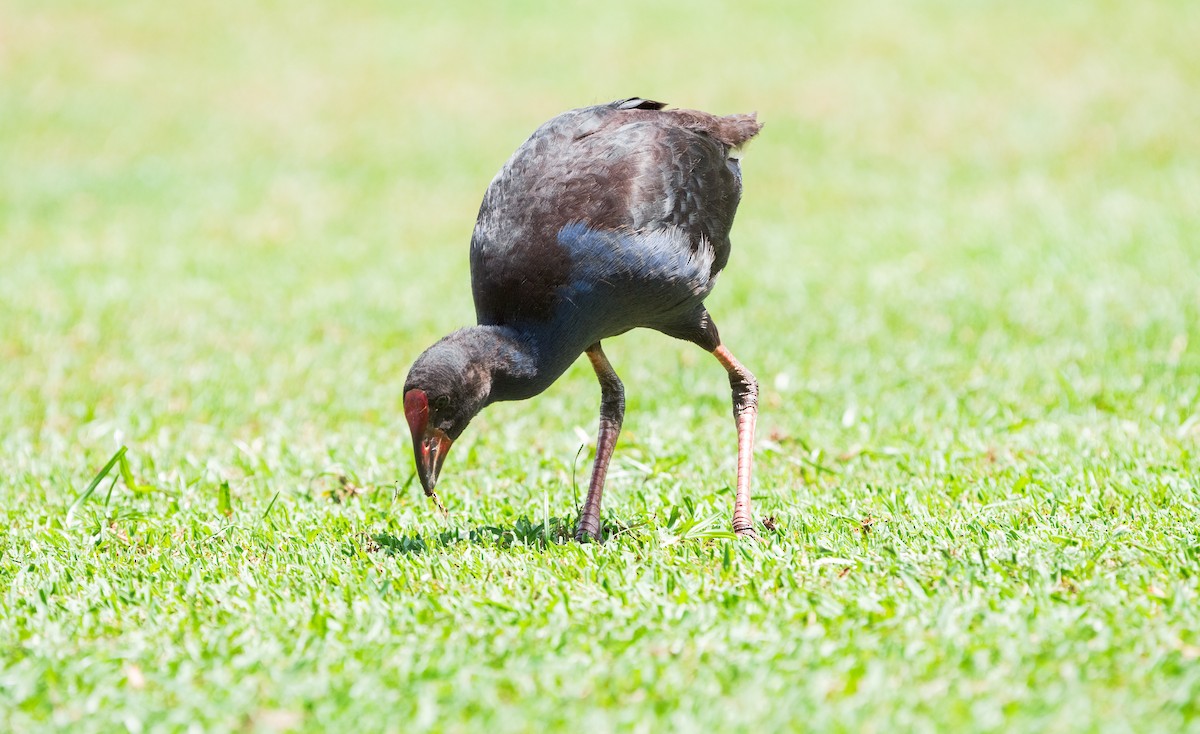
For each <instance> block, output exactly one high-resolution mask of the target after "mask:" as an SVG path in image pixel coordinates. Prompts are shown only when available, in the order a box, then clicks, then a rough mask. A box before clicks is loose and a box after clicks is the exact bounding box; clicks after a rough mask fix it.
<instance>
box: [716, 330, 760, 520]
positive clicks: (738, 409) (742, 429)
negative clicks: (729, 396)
mask: <svg viewBox="0 0 1200 734" xmlns="http://www.w3.org/2000/svg"><path fill="white" fill-rule="evenodd" d="M712 353H713V356H715V357H716V358H717V361H719V362H720V363H721V366H722V367H724V368H725V371H726V372H728V373H729V386H730V387H731V388H732V389H733V419H734V421H736V422H737V434H738V456H737V495H736V496H735V499H734V501H733V532H735V533H737V534H738V536H739V537H743V538H745V537H750V538H758V531H757V530H755V529H754V517H753V516H752V515H751V514H750V471H751V468H752V465H753V463H754V423H755V421H757V420H758V380H756V379H754V375H753V374H751V373H750V370H748V369H746V368H745V367H744V366H743V365H742V363H741V362H739V361H737V358H735V357H734V356H733V353H732V352H730V351H729V349H727V348H726V347H725V345H724V344H719V345H718V346H717V348H716V349H714V350H712Z"/></svg>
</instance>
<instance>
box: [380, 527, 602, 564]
mask: <svg viewBox="0 0 1200 734" xmlns="http://www.w3.org/2000/svg"><path fill="white" fill-rule="evenodd" d="M576 523H577V520H576V519H574V518H563V517H551V518H550V519H549V520H547V521H545V522H536V523H535V522H533V521H531V520H530V519H529V518H527V517H522V518H520V519H518V520H517V521H516V522H514V523H513V524H512V525H511V526H507V527H498V526H495V525H481V526H479V527H475V528H471V529H455V528H452V529H449V530H443V531H441V532H439V533H433V534H425V535H421V534H412V535H393V534H391V533H387V532H384V533H376V534H375V535H372V536H370V540H371V541H372V542H371V543H369V544H368V549H369V550H373V551H377V552H380V553H386V554H387V555H389V556H396V555H408V554H412V553H424V552H426V551H431V550H437V549H440V548H446V547H448V546H451V545H456V544H458V543H471V544H474V545H480V546H486V547H489V548H509V547H512V546H514V545H518V546H523V547H534V548H545V547H547V546H548V545H562V544H564V543H574V542H575V526H576ZM620 529H621V528H620V527H619V526H618V527H614V526H612V525H610V524H608V523H606V524H605V527H604V528H603V530H602V537H605V538H607V537H609V536H610V535H611V534H612V533H613V532H617V531H619V530H620ZM372 546H373V547H372Z"/></svg>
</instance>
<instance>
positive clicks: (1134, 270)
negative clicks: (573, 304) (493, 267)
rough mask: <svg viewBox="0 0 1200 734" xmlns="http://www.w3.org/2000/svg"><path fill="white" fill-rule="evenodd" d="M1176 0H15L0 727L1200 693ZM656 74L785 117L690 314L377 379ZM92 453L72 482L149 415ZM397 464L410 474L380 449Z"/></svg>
mask: <svg viewBox="0 0 1200 734" xmlns="http://www.w3.org/2000/svg"><path fill="white" fill-rule="evenodd" d="M1197 38H1200V6H1198V5H1197V4H1196V3H1190V2H1143V3H1117V2H1097V3H1037V2H1032V1H1030V2H1024V1H1017V2H1004V3H1000V2H972V3H965V2H950V1H949V0H947V1H946V2H915V3H905V4H899V3H886V2H875V3H871V2H866V3H860V2H855V3H799V4H797V3H782V2H780V3H766V2H755V3H748V4H742V5H740V6H739V9H737V10H736V11H735V10H733V9H732V8H731V7H730V8H727V7H724V6H721V5H717V4H715V3H714V4H710V5H706V4H704V3H696V2H689V3H683V2H672V3H667V4H662V5H660V6H658V7H657V8H655V9H647V8H643V7H641V4H633V3H629V4H625V3H615V4H614V3H607V4H595V3H579V2H574V3H572V2H568V3H560V4H557V5H553V6H550V5H546V6H543V5H542V4H534V3H518V4H503V6H502V4H492V5H480V6H479V7H475V6H474V4H472V3H467V2H457V3H442V4H428V3H426V4H419V3H418V4H397V3H371V2H353V3H339V4H328V5H318V4H315V3H312V4H310V3H303V4H298V3H265V4H254V3H235V2H226V1H224V0H218V1H217V2H204V3H201V2H195V3H185V4H183V3H149V2H120V3H99V2H32V1H30V0H10V1H9V2H7V3H5V4H4V5H2V6H0V581H2V583H0V729H4V730H11V731H22V732H29V731H36V730H39V729H59V730H70V731H72V732H85V731H112V730H114V729H115V730H120V729H123V728H127V729H129V730H131V731H171V730H185V729H189V728H197V729H201V730H214V731H219V730H234V729H236V730H248V731H283V730H293V729H294V730H302V731H352V730H359V731H394V732H416V731H491V732H504V731H529V730H543V729H545V730H563V729H568V728H570V729H572V730H581V731H601V732H602V731H611V730H635V731H688V730H696V729H697V728H698V727H701V726H703V727H704V728H705V729H706V730H714V731H728V730H734V731H749V730H754V731H761V732H770V731H780V730H787V729H793V730H800V729H803V730H834V731H853V732H873V731H874V732H891V731H910V730H911V731H933V730H940V731H1038V732H1041V731H1113V732H1125V731H1146V732H1165V731H1200V703H1197V702H1198V701H1200V612H1198V609H1200V605H1198V601H1200V600H1198V592H1200V588H1198V587H1200V530H1198V526H1200V522H1198V521H1200V480H1198V476H1200V407H1198V406H1200V234H1198V233H1200V166H1198V165H1197V162H1198V161H1200V125H1197V124H1196V121H1197V120H1200V65H1198V64H1197V61H1196V59H1197V57H1196V52H1195V42H1196V39H1197ZM635 94H636V95H644V96H648V97H653V98H661V99H664V100H667V101H669V102H672V103H674V104H677V105H682V106H690V107H699V108H703V109H709V110H712V111H716V112H741V111H749V110H754V109H757V110H758V111H759V113H760V116H761V118H762V119H763V120H764V121H765V122H766V125H767V127H766V128H765V130H764V132H763V134H762V136H761V138H760V139H759V140H757V141H755V143H754V144H753V145H752V146H751V148H750V149H749V150H748V154H747V157H746V160H745V164H744V165H745V171H746V194H745V199H744V201H743V205H742V210H741V213H740V215H739V220H738V223H737V226H736V227H735V231H734V242H735V251H734V255H733V258H732V261H731V263H730V266H729V268H728V269H727V271H726V273H725V274H724V275H723V276H722V281H721V283H720V284H719V285H718V288H717V291H716V292H715V293H714V295H713V296H712V298H711V299H710V302H709V305H710V309H711V310H712V312H713V314H714V316H715V318H716V320H717V323H718V324H719V325H720V327H721V331H722V334H723V336H724V337H725V339H726V342H727V343H728V344H729V345H730V346H731V348H732V349H733V350H734V352H735V354H737V355H738V357H739V359H741V360H742V361H743V362H745V363H746V364H747V365H748V366H749V367H750V368H751V369H753V370H754V371H755V372H756V373H757V374H758V376H759V378H760V381H761V382H762V385H763V398H762V415H761V418H760V422H759V425H760V437H759V441H758V447H757V448H758V451H757V462H758V463H757V475H756V489H755V501H756V514H757V515H758V517H759V518H765V517H769V516H771V517H774V518H776V520H777V523H778V529H777V530H776V531H775V532H773V533H769V534H767V537H766V542H765V543H763V544H761V545H755V544H751V543H747V542H738V541H734V540H730V539H729V538H727V537H725V533H726V531H727V530H728V529H729V522H730V516H731V512H732V492H731V490H730V485H731V483H732V481H733V472H734V458H735V446H734V429H733V423H732V420H731V419H730V415H729V402H728V401H729V394H728V385H727V382H726V378H725V375H724V372H723V371H722V370H721V369H720V367H719V366H718V365H717V364H716V362H715V360H712V359H711V358H710V357H708V356H707V355H705V354H704V353H703V352H701V351H700V350H698V349H696V348H694V347H691V346H688V345H684V344H681V343H678V342H674V341H671V340H669V339H667V338H665V337H662V336H659V335H656V334H652V333H644V334H643V333H634V334H630V335H627V336H624V337H621V338H620V339H616V340H613V341H612V342H611V343H606V345H605V349H606V351H607V352H608V354H609V356H610V358H611V360H612V362H613V364H614V366H615V367H616V369H617V371H618V372H619V373H620V374H621V376H622V378H623V379H624V381H625V385H626V389H627V393H628V397H629V410H628V414H627V420H626V431H625V433H624V434H623V435H622V438H621V443H620V444H619V446H618V448H617V456H616V458H615V460H614V464H613V468H612V471H611V472H610V476H609V485H608V493H607V496H606V502H605V519H606V522H607V523H608V524H609V526H610V529H611V530H612V531H613V535H612V537H610V539H609V541H608V542H607V543H606V544H605V545H603V546H594V545H588V546H581V545H578V544H575V543H573V542H568V541H566V540H565V536H566V535H568V534H569V532H570V530H571V528H572V526H573V524H574V522H575V518H576V512H577V510H576V506H577V505H576V503H577V498H578V495H579V494H580V493H581V492H582V489H580V488H577V485H578V484H579V483H582V482H584V481H585V477H586V474H587V467H588V462H589V461H590V455H589V454H588V453H587V451H586V450H585V451H584V453H583V454H582V455H578V456H577V454H579V451H580V445H581V444H582V443H583V442H584V440H585V439H582V438H581V437H580V436H581V435H583V436H586V437H587V438H586V441H588V442H589V443H590V441H591V440H592V438H591V436H592V435H593V432H594V429H595V422H596V410H597V405H598V397H599V395H598V393H599V391H598V388H597V386H596V384H595V380H594V378H593V377H592V376H591V373H590V368H589V367H588V366H587V365H586V363H582V364H578V365H576V366H575V367H574V368H573V369H572V370H571V371H570V372H569V373H568V374H567V375H566V376H565V377H564V378H563V379H562V380H560V382H559V383H558V384H556V385H555V386H554V387H553V388H551V389H550V390H549V391H548V392H547V393H546V394H545V395H543V396H541V397H539V398H537V399H535V400H534V401H531V402H528V403H520V404H503V405H499V406H494V407H493V408H490V409H489V410H488V411H486V412H485V413H484V414H483V415H482V416H480V418H479V419H477V420H476V421H475V423H474V424H473V425H472V426H471V428H470V429H469V430H468V432H467V434H465V435H464V437H463V439H462V440H461V441H460V442H459V443H458V445H456V447H455V449H454V451H453V452H452V454H451V455H450V459H449V461H448V462H447V465H446V469H445V472H444V478H443V480H442V483H441V484H440V485H439V489H440V490H442V492H441V493H442V496H443V498H444V499H445V500H446V502H447V505H448V506H449V509H450V516H449V518H448V519H443V518H442V517H441V516H440V515H439V514H438V513H437V512H436V511H435V510H434V509H433V507H432V506H431V505H430V503H429V502H428V501H427V500H426V499H425V498H424V497H423V496H421V493H420V491H419V489H418V488H417V487H415V486H414V485H413V484H412V483H411V482H410V479H411V476H412V457H411V451H410V446H409V443H408V439H407V433H406V426H405V423H404V420H403V414H402V409H401V396H400V388H401V386H402V382H403V378H404V374H405V371H406V369H407V367H408V365H409V363H410V362H411V360H412V359H413V358H414V357H415V356H416V355H417V354H418V353H419V351H420V350H421V349H423V348H424V347H425V346H426V345H427V344H429V343H430V342H431V341H432V340H433V339H435V338H436V337H438V336H440V335H441V334H442V333H444V332H446V331H449V330H450V329H452V328H455V327H457V326H460V325H463V324H466V323H469V322H470V320H471V317H472V314H473V308H472V305H471V302H470V292H469V284H468V278H467V242H468V239H469V237H470V232H471V228H472V225H473V223H474V215H475V211H476V208H477V206H478V202H479V198H480V195H481V194H482V191H483V189H484V187H485V186H486V184H487V182H488V181H489V180H490V178H491V176H492V175H493V174H494V173H495V171H496V169H497V168H498V167H499V166H500V164H501V163H502V162H503V161H504V160H505V159H506V157H507V156H508V155H509V154H510V153H511V151H512V150H513V149H514V148H515V147H516V145H517V144H519V142H520V141H521V140H522V139H523V138H524V136H526V135H527V134H528V133H529V132H530V131H531V130H532V129H533V128H534V127H535V126H536V125H538V124H540V123H541V122H542V121H543V120H545V119H546V118H548V117H550V116H551V115H553V114H555V113H557V112H559V111H561V110H564V109H567V108H570V107H574V106H580V105H584V104H589V103H593V102H599V101H607V100H609V99H613V98H617V97H622V96H630V95H635ZM122 446H124V447H127V450H126V453H125V454H124V456H123V457H122V458H123V460H124V461H122V460H121V459H118V460H117V461H116V462H115V463H114V464H113V466H112V467H111V471H110V472H109V473H108V474H107V476H106V477H105V478H104V479H103V480H102V481H100V482H98V483H97V484H95V486H94V487H93V488H92V490H91V491H90V493H89V492H87V491H86V490H88V488H89V484H90V483H91V482H92V481H93V479H94V478H95V477H97V475H98V473H99V472H100V471H101V468H102V467H104V466H105V465H106V463H108V462H109V461H110V459H112V458H113V457H114V456H115V455H116V454H117V453H118V450H119V449H120V448H121V447H122ZM397 487H398V488H399V491H397Z"/></svg>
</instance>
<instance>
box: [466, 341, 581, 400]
mask: <svg viewBox="0 0 1200 734" xmlns="http://www.w3.org/2000/svg"><path fill="white" fill-rule="evenodd" d="M460 333H461V334H462V335H463V336H464V337H466V338H467V339H468V340H469V341H470V342H471V344H472V347H473V349H472V352H473V355H472V356H473V358H474V359H477V360H479V361H480V362H481V363H482V364H484V365H486V366H487V367H488V369H489V370H490V372H491V376H492V384H491V390H490V391H489V396H488V399H487V402H488V403H495V402H498V401H501V400H524V399H526V398H531V397H533V396H534V395H537V394H539V393H541V392H542V391H543V390H545V389H546V388H548V387H550V385H551V384H552V383H553V382H554V381H555V380H557V379H558V378H559V376H560V375H562V373H563V372H565V371H566V369H567V368H568V367H570V366H571V363H572V362H574V361H575V359H576V358H577V357H578V356H579V353H580V352H579V351H577V350H574V349H573V348H572V347H571V346H569V345H565V344H562V343H561V342H558V341H557V340H555V339H552V338H547V336H546V335H544V334H542V333H541V332H539V331H526V330H520V329H516V328H514V327H511V326H494V325H482V326H470V327H467V328H466V329H463V330H462V332H460ZM563 347H566V349H565V350H564V349H563ZM566 352H573V353H571V354H567V353H566Z"/></svg>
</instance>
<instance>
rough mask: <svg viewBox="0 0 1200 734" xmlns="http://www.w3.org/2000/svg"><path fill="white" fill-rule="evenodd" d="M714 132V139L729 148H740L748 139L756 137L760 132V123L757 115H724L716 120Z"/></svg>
mask: <svg viewBox="0 0 1200 734" xmlns="http://www.w3.org/2000/svg"><path fill="white" fill-rule="evenodd" d="M716 122H717V124H716V130H715V134H714V137H716V138H717V140H720V141H721V142H722V143H724V144H726V145H728V146H729V147H730V148H740V147H742V145H743V144H744V143H745V142H746V141H747V140H749V139H750V138H752V137H754V136H755V135H758V131H759V130H762V123H761V122H759V121H758V113H757V112H751V113H750V114H748V115H726V116H725V117H718V118H717V119H716Z"/></svg>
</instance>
